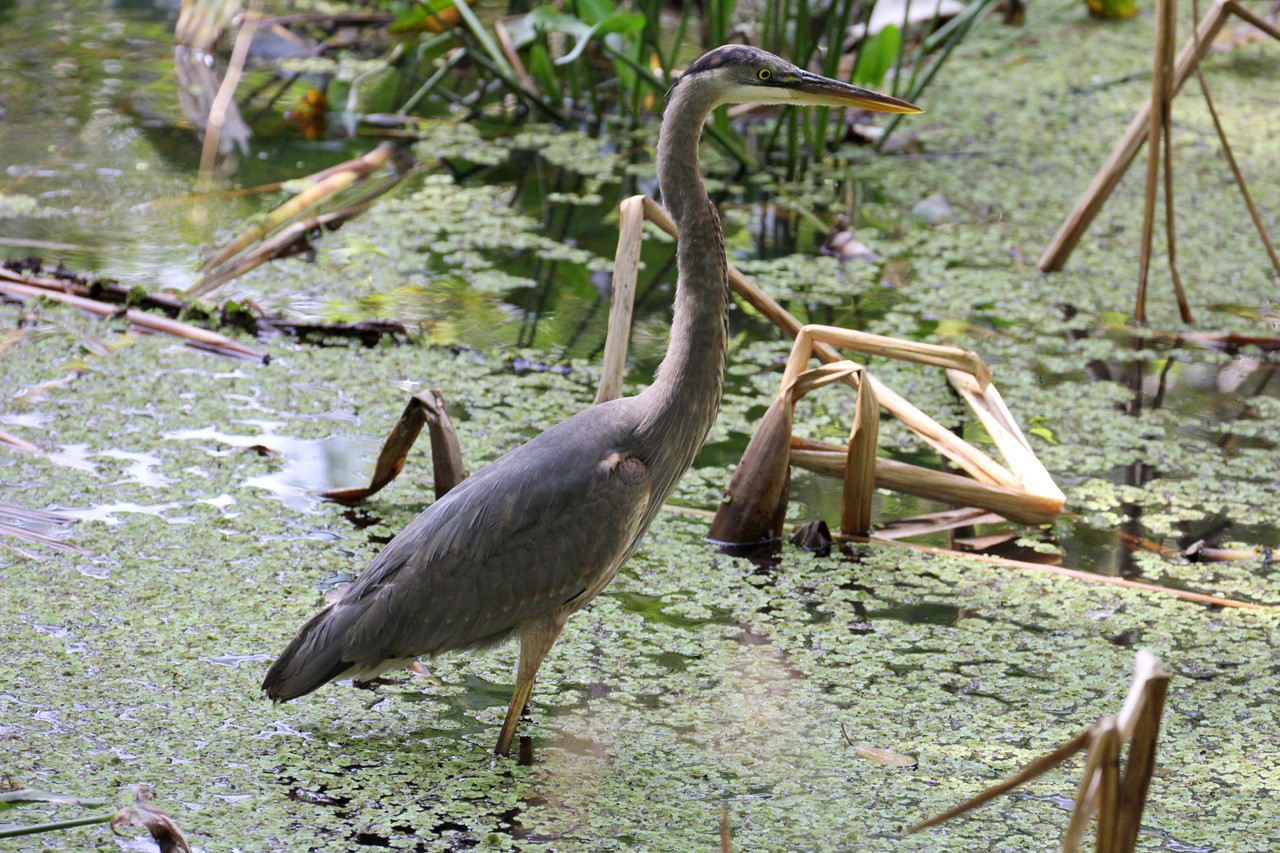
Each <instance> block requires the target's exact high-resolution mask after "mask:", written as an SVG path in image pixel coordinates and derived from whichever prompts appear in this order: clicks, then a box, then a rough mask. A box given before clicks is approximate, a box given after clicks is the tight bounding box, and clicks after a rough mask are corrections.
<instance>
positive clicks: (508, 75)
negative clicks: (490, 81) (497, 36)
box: [453, 0, 516, 79]
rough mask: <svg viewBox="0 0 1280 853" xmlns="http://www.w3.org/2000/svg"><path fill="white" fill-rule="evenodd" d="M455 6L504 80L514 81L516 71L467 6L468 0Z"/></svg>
mask: <svg viewBox="0 0 1280 853" xmlns="http://www.w3.org/2000/svg"><path fill="white" fill-rule="evenodd" d="M453 5H454V8H456V9H457V10H458V15H459V16H460V17H461V18H462V21H463V23H465V24H466V25H467V29H469V30H470V31H471V34H472V35H473V36H475V38H476V41H478V42H480V46H481V47H483V48H484V50H485V53H487V54H489V58H490V59H491V60H492V61H493V64H494V66H496V67H497V68H498V69H500V71H501V74H502V77H503V78H504V79H514V78H515V74H516V71H515V69H514V68H512V67H511V63H509V62H507V57H506V56H504V55H503V53H502V51H501V50H500V49H499V48H498V43H497V42H496V41H494V40H493V36H491V35H489V30H488V29H486V28H485V25H484V24H482V23H481V22H480V19H479V18H477V17H476V13H475V12H473V11H471V7H470V6H469V5H467V0H453Z"/></svg>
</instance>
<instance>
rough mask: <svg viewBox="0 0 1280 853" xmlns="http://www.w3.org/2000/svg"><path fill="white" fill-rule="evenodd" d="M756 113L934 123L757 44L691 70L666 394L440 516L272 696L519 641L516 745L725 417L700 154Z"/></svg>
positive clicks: (386, 563) (727, 50)
mask: <svg viewBox="0 0 1280 853" xmlns="http://www.w3.org/2000/svg"><path fill="white" fill-rule="evenodd" d="M743 101H762V102H775V103H819V104H832V105H842V106H862V107H866V108H871V109H880V110H886V111H891V112H919V110H917V109H916V108H915V107H912V106H911V105H910V104H907V103H905V102H903V101H898V100H896V99H894V98H889V97H887V96H884V95H877V94H875V93H873V92H868V91H866V90H864V89H858V88H856V87H853V86H849V85H847V84H844V83H839V82H837V81H834V80H828V79H827V78H824V77H819V76H817V75H813V74H809V73H807V72H804V71H802V70H800V69H799V68H796V67H795V66H793V65H791V64H790V63H787V62H785V61H784V60H782V59H779V58H778V57H776V56H773V55H772V54H769V53H765V52H764V51H760V50H756V49H754V48H748V47H742V46H736V45H735V46H727V47H722V48H717V49H715V50H713V51H710V52H709V53H707V54H704V55H703V56H702V57H701V58H700V59H698V60H697V61H696V62H695V63H693V65H691V66H690V67H689V69H688V70H687V71H686V72H685V74H684V75H683V76H682V78H681V80H680V82H679V83H678V84H677V85H676V86H675V87H674V88H673V89H672V91H671V94H670V95H669V96H668V101H667V107H666V110H665V112H664V114H663V120H662V128H661V131H660V133H659V138H658V148H657V163H658V178H659V186H660V187H661V190H662V200H663V203H664V204H665V205H666V207H667V210H668V211H669V212H670V213H671V216H672V218H673V219H674V220H675V222H676V225H677V226H678V228H679V233H680V237H679V240H678V243H677V249H676V262H677V270H678V282H677V286H676V297H675V310H674V314H673V319H672V325H671V340H670V344H669V346H668V349H667V354H666V356H665V357H664V359H663V361H662V364H661V366H660V367H659V369H658V372H657V375H656V376H655V378H654V381H653V384H652V385H650V386H649V387H648V388H647V389H646V390H645V391H644V392H643V393H641V394H639V395H637V396H635V397H625V398H622V399H618V400H611V401H609V402H605V403H600V404H598V405H595V406H592V407H590V408H588V409H586V410H584V411H581V412H579V413H578V414H576V415H574V416H573V417H571V418H569V419H568V420H565V421H563V422H561V423H559V424H557V425H556V426H553V427H551V428H550V429H548V430H547V431H546V432H544V433H542V434H541V435H539V436H537V437H536V438H534V439H532V440H531V441H529V442H528V443H527V444H524V445H522V446H520V447H518V448H516V449H515V450H512V451H511V452H509V453H507V454H506V455H505V456H502V457H501V458H499V459H498V460H497V461H495V462H493V463H492V464H490V465H488V466H487V467H485V468H483V469H481V470H480V471H478V472H477V473H476V474H475V475H473V476H472V477H470V478H468V479H466V480H464V481H463V482H462V483H460V484H459V485H458V486H456V487H455V488H453V489H452V490H450V491H449V492H448V494H446V495H445V496H444V497H443V498H441V499H440V500H438V501H436V502H435V503H434V504H432V505H431V506H430V507H428V508H427V509H426V510H425V511H424V512H423V513H422V514H421V515H419V516H418V517H417V518H415V519H414V520H413V521H412V522H410V524H409V525H408V526H407V527H406V528H405V529H404V530H403V531H402V532H401V533H400V534H399V535H398V536H396V537H395V538H394V539H393V540H392V541H391V543H390V544H388V545H387V547H386V548H385V549H383V551H382V552H381V553H380V554H379V555H378V556H377V557H376V558H375V559H374V561H373V562H372V563H371V564H370V565H369V567H368V568H367V569H365V571H364V572H363V573H362V574H361V575H360V577H359V578H358V579H357V580H356V581H355V582H354V583H352V584H351V586H350V587H349V588H348V589H347V590H346V592H345V593H344V595H343V597H342V598H341V599H340V600H338V601H336V602H334V603H333V604H331V605H329V606H328V607H326V608H324V609H323V610H321V611H320V612H319V613H317V614H316V615H315V616H313V617H312V618H311V619H310V620H309V621H308V622H307V623H306V624H305V625H303V627H302V629H301V630H300V631H299V632H298V635H297V636H296V637H295V638H294V639H293V641H292V642H291V643H290V644H289V645H288V647H287V648H286V649H285V650H284V652H282V653H281V655H280V657H279V658H278V659H277V660H276V662H275V663H274V664H273V665H272V667H271V669H270V670H269V671H268V673H267V675H266V679H265V680H264V682H263V685H262V686H263V689H264V690H265V691H266V693H267V696H268V697H270V698H271V699H275V700H277V701H282V700H288V699H293V698H296V697H298V696H302V695H304V694H306V693H310V692H311V691H313V690H315V689H316V688H318V687H320V686H321V685H323V684H324V683H326V682H328V681H332V680H334V679H337V678H358V679H369V678H372V677H374V676H377V675H379V674H381V673H383V672H387V671H390V670H393V669H397V668H400V667H402V666H404V665H405V664H407V663H409V662H411V661H413V660H415V659H416V658H418V657H421V656H434V655H437V654H440V653H443V652H448V651H455V650H460V649H473V648H480V647H484V646H488V645H492V644H493V643H496V642H499V641H501V640H504V639H506V638H508V637H510V636H512V635H515V636H518V637H519V639H520V663H519V669H518V673H517V678H516V687H515V691H514V695H513V696H512V700H511V705H510V707H509V708H508V710H507V716H506V720H505V722H504V723H503V727H502V732H501V734H500V736H499V739H498V746H497V752H499V753H501V754H506V753H507V752H509V751H510V748H511V743H512V740H513V738H514V734H515V730H516V724H517V722H518V721H519V717H520V714H521V713H522V711H523V709H524V707H525V705H526V703H527V702H528V700H529V696H530V695H531V693H532V689H533V682H534V678H535V676H536V675H537V671H538V668H539V666H540V665H541V663H542V660H543V659H544V658H545V657H546V655H547V652H548V651H549V650H550V649H551V646H552V645H553V644H554V643H555V641H556V639H557V638H558V637H559V635H560V632H561V630H562V629H563V627H564V624H565V620H566V619H568V617H569V616H570V615H571V614H572V613H573V612H574V611H576V610H578V609H580V608H582V607H583V606H585V605H586V604H587V603H588V602H590V601H591V600H592V599H593V598H595V596H596V595H598V594H599V593H600V591H601V590H602V589H604V587H605V586H606V585H607V584H608V583H609V581H610V580H612V579H613V577H614V576H615V575H616V574H617V572H618V570H619V569H620V568H621V567H622V565H623V564H624V563H625V562H626V561H627V559H628V558H629V557H630V556H631V555H632V554H633V553H634V552H635V550H636V548H637V547H639V545H640V541H641V539H642V538H643V537H644V534H645V531H646V530H647V529H648V527H649V524H650V523H651V522H652V521H653V518H654V516H655V515H656V514H657V512H658V509H659V508H660V507H661V506H662V503H663V501H665V500H666V498H667V497H668V496H669V495H670V494H671V492H672V490H673V489H675V487H676V484H677V483H678V482H679V480H680V478H681V476H683V475H684V473H685V471H687V470H688V469H689V466H690V465H692V464H693V459H694V456H695V455H696V454H697V452H698V449H699V448H700V447H701V446H702V443H703V441H704V440H705V439H706V436H707V432H708V431H709V430H710V429H711V426H712V424H713V423H714V422H715V418H716V413H717V411H718V409H719V405H720V395H721V389H722V385H723V381H724V370H725V358H726V354H727V342H728V302H729V291H728V278H727V268H726V260H725V251H724V234H723V232H722V230H721V227H720V220H719V217H718V215H717V214H716V210H715V207H714V205H713V204H712V203H711V200H710V199H709V198H708V196H707V193H706V190H705V188H704V186H703V183H702V178H701V175H700V173H699V168H698V142H699V139H700V137H701V133H702V126H703V123H704V122H705V120H706V118H707V115H708V114H709V113H710V111H711V110H712V109H713V108H715V107H716V106H718V105H720V104H722V103H729V102H743Z"/></svg>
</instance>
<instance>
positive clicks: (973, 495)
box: [791, 438, 1062, 524]
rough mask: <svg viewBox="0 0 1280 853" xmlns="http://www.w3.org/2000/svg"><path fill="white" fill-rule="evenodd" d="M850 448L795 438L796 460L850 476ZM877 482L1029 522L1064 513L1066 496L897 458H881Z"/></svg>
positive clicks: (1047, 520)
mask: <svg viewBox="0 0 1280 853" xmlns="http://www.w3.org/2000/svg"><path fill="white" fill-rule="evenodd" d="M847 459H848V450H847V449H846V448H843V447H839V446H837V445H833V444H825V443H822V442H816V441H811V440H808V439H802V438H793V439H792V442H791V463H792V464H793V465H797V466H799V467H801V468H805V469H807V470H809V471H813V472H815V473H818V474H825V475H827V476H829V477H837V478H842V477H844V472H845V467H846V464H847V461H846V460H847ZM875 484H876V486H878V487H879V488H883V489H891V490H893V491H895V492H902V493H904V494H908V495H915V496H917V497H923V498H930V499H932V500H937V501H942V502H943V503H950V504H957V505H960V506H976V507H980V508H982V509H985V510H989V511H991V512H996V513H999V514H1000V515H1002V516H1004V517H1005V518H1008V519H1010V520H1012V521H1019V522H1022V523H1023V524H1049V523H1051V522H1053V521H1055V520H1056V519H1057V518H1058V515H1059V512H1060V510H1061V509H1062V503H1061V501H1059V500H1057V499H1056V498H1053V497H1046V496H1043V495H1033V494H1028V493H1027V492H1025V491H1023V490H1022V489H1020V488H1015V487H1012V486H998V485H992V484H990V483H982V482H979V481H978V480H974V479H970V478H969V477H961V476H959V475H957V474H949V473H947V472H945V471H934V470H933V469H931V468H921V467H920V466H918V465H911V464H909V463H907V462H899V461H897V460H895V459H885V458H883V457H879V456H877V457H876V458H875Z"/></svg>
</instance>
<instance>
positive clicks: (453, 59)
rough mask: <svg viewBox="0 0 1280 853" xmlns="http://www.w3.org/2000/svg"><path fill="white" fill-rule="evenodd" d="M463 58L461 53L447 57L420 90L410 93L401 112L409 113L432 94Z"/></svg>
mask: <svg viewBox="0 0 1280 853" xmlns="http://www.w3.org/2000/svg"><path fill="white" fill-rule="evenodd" d="M450 37H452V35H450ZM440 38H443V36H436V37H435V39H431V41H435V40H436V39H440ZM461 58H462V54H461V53H454V54H452V55H450V56H447V57H445V60H444V62H442V63H441V64H440V67H439V68H437V69H436V71H435V73H434V74H432V75H431V76H430V77H428V78H427V80H426V82H425V83H423V84H422V85H421V86H419V87H418V91H416V92H414V93H413V94H412V95H410V96H409V99H408V100H407V101H405V102H404V103H403V104H402V105H401V106H400V112H402V113H404V114H406V115H408V113H409V111H410V110H412V109H413V108H414V107H416V106H417V105H418V101H420V100H422V99H423V98H425V97H426V96H427V95H429V94H431V92H432V90H434V89H435V87H436V86H438V85H440V81H441V80H443V79H444V77H445V75H446V74H448V73H449V71H450V70H451V69H452V68H453V66H455V65H457V64H458V60H459V59H461Z"/></svg>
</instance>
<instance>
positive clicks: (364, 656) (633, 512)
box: [264, 407, 650, 698]
mask: <svg viewBox="0 0 1280 853" xmlns="http://www.w3.org/2000/svg"><path fill="white" fill-rule="evenodd" d="M601 408H603V407H596V408H595V409H588V410H587V411H586V412H582V413H580V414H579V415H578V416H575V417H574V418H571V419H570V420H568V421H565V422H564V423H562V424H559V425H558V426H556V427H553V428H552V429H551V430H548V431H547V432H545V433H543V434H542V435H540V436H538V437H537V438H535V439H534V440H533V441H531V442H529V443H528V444H526V445H524V446H522V447H520V448H517V449H516V450H515V451H512V452H511V453H510V454H508V455H506V456H504V457H502V458H501V459H499V460H498V461H497V462H495V463H493V464H492V465H490V466H488V467H486V468H484V469H482V470H481V471H479V472H477V474H476V475H475V476H473V477H471V478H469V479H467V480H464V481H463V482H462V483H461V484H459V485H458V486H457V487H456V488H454V489H453V490H452V491H450V492H449V493H448V494H447V495H446V496H445V497H444V498H442V499H441V500H440V501H438V502H437V503H436V504H434V505H432V506H431V507H429V508H428V509H427V510H426V511H425V512H423V513H422V514H421V515H419V516H418V517H417V518H415V519H414V520H413V521H412V522H411V523H410V524H409V526H408V527H406V528H405V529H404V531H402V532H401V533H400V534H399V535H398V536H396V538H395V539H393V540H392V541H391V543H390V544H389V545H388V546H387V547H386V548H385V549H383V551H382V553H380V554H379V555H378V557H377V558H376V559H375V560H374V561H373V562H372V563H371V564H370V565H369V567H368V568H367V569H366V570H365V571H364V572H363V573H362V574H361V576H360V577H359V578H358V579H357V580H356V581H355V582H354V583H353V584H352V585H351V587H350V588H348V590H347V592H346V594H345V595H344V596H343V598H342V599H341V600H340V601H338V602H336V603H334V604H333V605H331V606H329V607H328V608H326V609H325V610H322V611H321V612H320V613H318V614H316V616H314V617H313V618H312V619H311V621H309V622H308V623H307V624H306V625H305V626H304V627H303V629H302V631H300V632H299V634H298V636H297V637H296V638H295V639H294V641H293V643H291V644H290V646H289V647H288V648H287V649H286V650H285V652H284V653H283V654H282V655H281V656H280V659H279V660H278V661H276V664H275V665H274V666H273V667H272V668H271V671H270V672H269V673H268V674H267V681H266V682H264V688H265V689H266V690H267V692H268V695H270V696H272V697H273V698H292V696H295V695H302V694H303V693H306V692H310V691H311V690H314V689H315V688H316V687H318V686H320V684H323V683H324V682H325V681H329V680H331V679H333V678H336V677H338V676H340V675H342V674H343V673H344V672H346V671H347V670H352V669H356V670H360V669H365V668H369V667H374V666H376V664H377V663H379V662H381V661H382V660H388V659H399V658H413V657H417V656H419V655H430V654H435V653H437V652H442V651H448V650H449V649H455V648H462V647H466V646H470V645H477V644H481V643H484V642H486V641H492V640H494V639H500V638H501V637H502V636H505V635H506V634H507V633H509V632H510V631H511V630H513V629H514V628H516V627H518V626H519V625H520V624H522V623H524V622H526V621H528V620H530V619H534V618H537V617H539V616H544V615H547V614H549V613H551V612H552V611H554V610H556V609H557V608H559V607H561V606H562V605H564V604H565V603H566V602H567V601H569V600H570V599H573V598H575V597H577V596H578V595H580V594H582V593H583V592H584V591H586V590H588V589H590V590H591V594H594V592H595V591H598V588H599V582H600V580H601V578H602V576H605V575H606V574H607V573H611V572H612V571H614V570H616V568H617V566H618V565H619V564H620V563H621V562H622V561H623V560H624V559H625V558H626V557H627V556H628V555H629V554H630V553H631V551H632V550H634V546H635V543H636V541H637V540H638V538H639V536H640V535H641V534H642V533H643V530H642V529H640V528H641V527H642V525H643V523H644V519H645V517H646V509H647V504H648V498H649V493H650V477H649V470H648V468H647V467H646V466H645V465H644V464H643V463H642V462H640V460H638V459H635V458H634V457H630V456H629V455H628V453H627V449H626V448H625V447H623V446H621V445H625V444H626V443H627V442H625V441H619V440H618V438H619V437H618V436H617V435H616V431H614V432H615V435H613V436H611V437H601V434H602V433H609V432H610V431H611V430H609V429H608V428H607V426H608V424H601V423H599V421H600V420H602V418H600V417H599V415H601V414H603V413H602V412H600V411H599V410H600V409H601ZM593 414H594V415H596V416H597V417H595V418H594V420H595V421H597V422H596V423H590V422H589V421H591V420H592V418H584V417H583V416H590V415H593ZM578 421H588V422H585V423H575V422H578ZM610 439H612V440H610ZM317 679H318V680H317Z"/></svg>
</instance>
